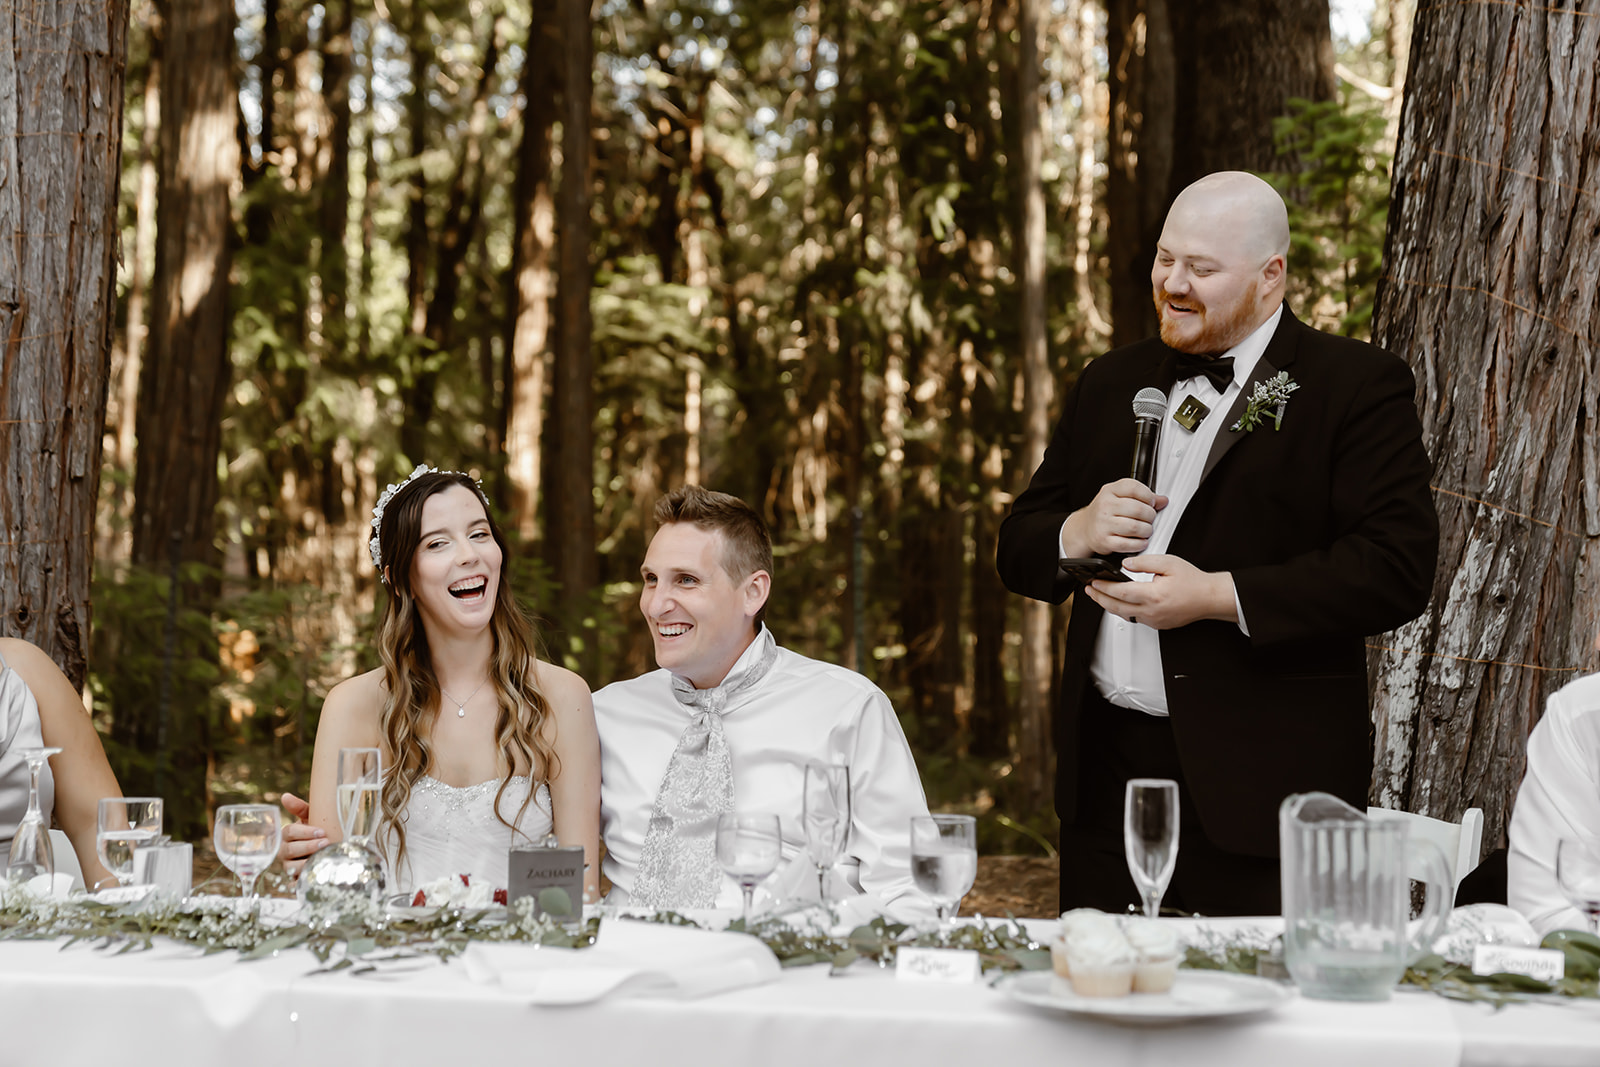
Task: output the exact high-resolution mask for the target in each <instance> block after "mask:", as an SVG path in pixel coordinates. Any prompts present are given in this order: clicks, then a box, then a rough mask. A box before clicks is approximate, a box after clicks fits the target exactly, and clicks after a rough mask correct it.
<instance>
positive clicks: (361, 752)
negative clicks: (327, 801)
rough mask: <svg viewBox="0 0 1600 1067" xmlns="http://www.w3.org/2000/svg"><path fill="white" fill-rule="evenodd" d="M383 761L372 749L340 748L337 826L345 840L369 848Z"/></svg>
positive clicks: (379, 797) (374, 829) (374, 828)
mask: <svg viewBox="0 0 1600 1067" xmlns="http://www.w3.org/2000/svg"><path fill="white" fill-rule="evenodd" d="M382 778H383V760H382V758H381V757H380V756H379V754H378V750H377V749H375V748H341V749H340V750H339V789H338V794H337V796H338V803H339V829H340V831H341V832H342V833H343V834H344V838H345V840H346V841H349V842H351V843H352V844H357V845H365V846H368V847H370V846H371V844H372V835H373V834H374V833H376V832H377V829H378V813H379V812H380V811H381V810H382V808H383V799H382V795H381V790H382V788H383V784H382Z"/></svg>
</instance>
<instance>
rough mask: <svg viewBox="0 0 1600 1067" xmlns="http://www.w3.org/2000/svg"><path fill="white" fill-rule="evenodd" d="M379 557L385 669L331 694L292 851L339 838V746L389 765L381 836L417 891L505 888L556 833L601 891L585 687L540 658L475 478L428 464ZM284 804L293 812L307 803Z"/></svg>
mask: <svg viewBox="0 0 1600 1067" xmlns="http://www.w3.org/2000/svg"><path fill="white" fill-rule="evenodd" d="M374 514H375V518H374V519H373V530H374V535H373V538H372V541H371V545H370V547H371V551H372V560H373V564H374V566H376V567H377V568H378V571H379V573H380V574H381V575H382V576H383V580H384V582H385V583H386V584H387V585H388V586H389V591H390V595H389V598H388V602H387V604H386V605H385V607H384V613H383V622H382V624H381V626H380V628H379V633H378V641H377V643H378V651H379V653H380V655H381V656H382V659H383V666H382V667H380V668H378V669H377V670H373V671H368V672H367V673H366V674H362V675H358V676H356V677H354V678H350V679H347V680H346V681H344V682H341V683H340V684H339V685H337V686H335V687H334V689H333V691H332V692H330V693H329V694H328V699H327V701H326V702H325V703H324V705H323V708H322V717H321V720H320V722H319V724H318V727H317V744H316V750H315V753H314V755H313V757H312V767H311V803H310V812H309V814H310V822H309V824H307V823H297V824H295V825H294V826H292V827H290V828H289V829H288V833H287V834H286V836H287V837H288V839H289V840H288V841H287V842H286V845H285V848H284V851H283V855H284V858H285V859H294V858H300V857H303V856H306V855H309V854H310V853H311V852H314V851H315V850H316V849H317V848H318V847H321V846H322V845H323V844H326V843H328V842H331V841H336V840H338V839H339V836H340V831H339V823H338V818H337V814H336V811H335V788H336V786H337V781H336V779H337V774H338V772H337V764H338V755H339V750H340V749H341V748H347V747H358V748H361V747H365V748H377V749H379V750H380V751H381V754H382V759H383V774H384V777H383V791H382V798H383V812H382V821H381V823H380V829H379V837H378V840H379V842H380V843H381V844H382V846H383V851H384V852H385V859H386V860H387V861H388V863H389V865H390V868H391V872H392V874H393V876H394V878H395V881H396V883H397V888H399V889H401V890H402V891H407V892H409V891H410V890H412V889H413V888H414V887H417V886H420V885H426V884H427V883H429V882H431V881H435V880H437V879H440V878H448V877H450V876H452V875H456V874H467V875H470V876H472V877H474V878H475V879H482V880H485V881H487V882H488V883H489V885H490V886H491V887H492V888H505V887H506V883H507V860H508V856H509V852H510V849H511V847H512V846H513V845H518V844H534V845H537V844H540V843H542V841H543V840H544V838H545V836H546V835H547V834H549V833H550V832H551V831H552V829H553V830H554V833H555V834H556V836H557V837H558V838H559V839H560V841H561V843H562V844H564V845H582V846H583V848H584V854H585V857H586V858H587V860H588V863H589V874H588V876H587V879H586V883H585V890H586V895H588V896H591V897H593V896H595V895H597V890H598V882H599V873H598V871H597V870H596V869H595V868H596V860H597V853H598V846H599V799H600V753H599V742H598V739H597V737H596V735H595V729H594V712H593V708H592V705H591V703H590V699H589V687H588V686H587V685H585V684H584V682H583V679H581V678H579V677H578V676H577V675H576V674H573V673H572V672H571V671H568V670H565V669H563V668H561V667H557V666H555V665H554V664H551V663H544V662H541V661H539V659H538V658H537V657H536V656H535V654H534V647H533V642H534V638H533V629H532V626H531V625H530V623H529V622H528V620H527V618H526V617H525V616H524V615H523V614H522V612H521V610H520V609H519V608H518V607H517V605H516V602H515V601H514V600H513V598H512V595H511V589H510V586H509V583H508V582H507V576H506V572H505V570H504V569H503V568H502V566H501V563H502V561H503V559H504V556H505V541H504V538H503V537H502V535H501V533H500V530H499V527H498V526H496V525H495V523H494V520H493V518H492V517H491V516H490V514H489V502H488V499H487V498H486V497H485V496H484V495H483V490H482V489H480V488H479V486H478V483H477V482H476V481H475V480H473V478H472V477H470V476H469V475H466V474H461V473H458V472H455V471H432V470H429V469H428V468H427V467H426V466H419V467H418V468H417V469H416V471H414V472H413V473H412V475H411V477H409V478H407V479H406V480H405V481H404V482H403V483H401V484H400V485H398V486H390V487H389V490H388V491H387V492H385V493H384V495H383V496H381V497H380V498H379V500H378V507H377V508H376V509H375V511H374ZM293 800H294V798H292V797H286V798H285V806H286V807H288V808H289V810H290V811H291V812H292V813H294V814H296V815H299V814H300V812H301V811H303V810H304V809H303V807H302V806H300V805H298V804H297V803H294V802H293Z"/></svg>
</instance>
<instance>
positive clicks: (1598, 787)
mask: <svg viewBox="0 0 1600 1067" xmlns="http://www.w3.org/2000/svg"><path fill="white" fill-rule="evenodd" d="M1510 837H1511V850H1510V854H1509V855H1508V856H1507V857H1506V894H1507V895H1506V900H1507V902H1508V903H1509V904H1510V905H1511V906H1512V907H1513V908H1516V909H1517V910H1518V911H1520V912H1521V913H1522V914H1523V915H1524V916H1526V917H1527V920H1528V921H1529V922H1530V923H1532V924H1533V928H1534V929H1535V930H1537V931H1539V936H1541V937H1543V936H1544V935H1545V934H1547V933H1549V932H1550V931H1551V930H1586V929H1588V926H1587V925H1586V923H1585V920H1584V917H1583V913H1582V912H1580V911H1578V909H1577V908H1575V907H1573V905H1572V902H1571V901H1569V900H1568V899H1567V896H1566V894H1565V893H1563V892H1562V891H1561V886H1560V885H1559V884H1558V883H1557V882H1556V845H1557V844H1558V843H1559V842H1560V841H1561V839H1562V838H1563V837H1577V838H1582V839H1583V840H1585V841H1588V842H1589V844H1590V847H1591V848H1595V849H1600V674H1591V675H1588V676H1587V677H1584V678H1579V679H1578V680H1577V681H1575V682H1570V683H1568V684H1567V685H1566V686H1563V687H1562V688H1561V689H1560V690H1559V691H1558V692H1556V693H1554V694H1552V695H1551V697H1550V699H1549V700H1548V701H1547V702H1546V703H1545V708H1544V718H1542V719H1540V720H1539V724H1538V725H1537V726H1535V727H1534V728H1533V733H1532V734H1531V735H1529V737H1528V772H1527V774H1526V775H1525V776H1524V777H1523V779H1522V788H1521V789H1519V790H1518V791H1517V801H1516V805H1515V806H1514V807H1513V808H1512V810H1511V834H1510Z"/></svg>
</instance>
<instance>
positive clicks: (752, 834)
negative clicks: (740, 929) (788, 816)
mask: <svg viewBox="0 0 1600 1067" xmlns="http://www.w3.org/2000/svg"><path fill="white" fill-rule="evenodd" d="M782 854H783V837H782V836H781V834H780V832H779V829H778V817H777V816H776V815H740V814H738V813H737V812H732V811H725V812H723V813H722V814H721V815H720V816H718V817H717V863H719V864H721V866H722V870H723V873H725V874H726V875H727V876H728V877H729V878H732V879H733V880H734V881H735V882H738V883H739V888H740V889H742V890H744V928H745V929H747V930H748V929H749V928H750V900H751V898H752V897H753V896H754V895H755V891H756V886H758V885H760V884H761V882H762V880H763V879H765V878H766V877H767V875H769V874H771V873H772V872H773V870H774V869H775V868H776V867H777V866H778V858H779V857H780V856H781V855H782Z"/></svg>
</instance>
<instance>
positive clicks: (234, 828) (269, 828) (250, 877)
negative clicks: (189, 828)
mask: <svg viewBox="0 0 1600 1067" xmlns="http://www.w3.org/2000/svg"><path fill="white" fill-rule="evenodd" d="M211 840H212V843H213V844H215V845H216V847H217V859H219V860H221V861H222V865H223V866H224V867H226V868H228V870H230V871H232V872H233V873H234V874H236V875H238V876H239V894H240V896H243V897H244V898H245V899H246V900H251V901H253V900H255V898H256V878H257V877H258V876H260V874H261V872H262V871H264V870H266V869H267V868H268V867H270V866H272V861H273V860H275V859H277V858H278V846H279V845H281V844H282V843H283V820H282V815H281V813H280V812H279V811H278V808H277V806H276V805H273V804H224V805H223V806H222V807H220V808H218V809H217V821H216V824H215V826H214V827H213V829H212V832H211Z"/></svg>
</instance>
